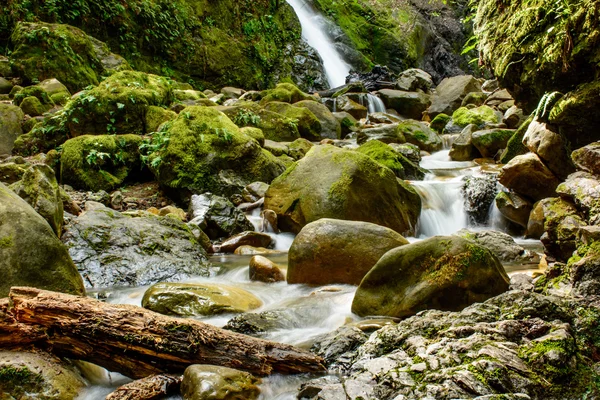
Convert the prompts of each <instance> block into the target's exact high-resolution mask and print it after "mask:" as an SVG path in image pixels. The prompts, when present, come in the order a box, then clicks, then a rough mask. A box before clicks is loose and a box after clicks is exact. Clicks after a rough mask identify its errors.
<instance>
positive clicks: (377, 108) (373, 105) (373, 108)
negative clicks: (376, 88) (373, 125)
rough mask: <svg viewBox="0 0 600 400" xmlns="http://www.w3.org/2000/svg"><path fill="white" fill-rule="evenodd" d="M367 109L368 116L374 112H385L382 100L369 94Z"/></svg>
mask: <svg viewBox="0 0 600 400" xmlns="http://www.w3.org/2000/svg"><path fill="white" fill-rule="evenodd" d="M367 109H368V112H369V114H373V113H376V112H383V113H384V112H385V111H386V110H385V104H383V100H381V99H380V98H379V97H377V96H375V95H372V94H371V93H368V94H367Z"/></svg>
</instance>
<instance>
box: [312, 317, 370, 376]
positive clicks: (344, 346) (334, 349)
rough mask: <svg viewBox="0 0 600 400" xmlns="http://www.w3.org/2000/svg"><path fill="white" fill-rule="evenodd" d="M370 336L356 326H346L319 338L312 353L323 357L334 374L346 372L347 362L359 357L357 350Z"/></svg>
mask: <svg viewBox="0 0 600 400" xmlns="http://www.w3.org/2000/svg"><path fill="white" fill-rule="evenodd" d="M368 338H369V335H367V334H366V333H365V332H363V331H362V330H361V329H359V328H357V327H356V326H351V325H345V326H342V327H341V328H338V329H336V330H335V331H333V332H330V333H328V334H326V335H324V336H323V337H321V338H319V339H318V340H317V341H316V342H315V344H314V345H313V346H312V348H311V351H312V352H313V353H315V354H316V355H318V356H321V357H323V359H324V360H325V365H326V366H327V368H328V369H329V370H330V371H332V372H334V371H335V372H349V371H347V370H345V368H344V367H347V365H345V361H346V362H347V361H348V360H349V359H352V358H354V357H356V356H357V353H356V350H357V349H358V347H359V346H361V345H362V344H363V343H365V342H366V341H367V339H368Z"/></svg>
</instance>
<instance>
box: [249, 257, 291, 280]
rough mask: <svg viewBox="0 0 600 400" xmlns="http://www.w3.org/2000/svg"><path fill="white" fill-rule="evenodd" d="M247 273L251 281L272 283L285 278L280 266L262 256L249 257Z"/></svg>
mask: <svg viewBox="0 0 600 400" xmlns="http://www.w3.org/2000/svg"><path fill="white" fill-rule="evenodd" d="M249 274H250V280H251V281H259V282H266V283H273V282H281V281H284V280H285V275H284V274H283V272H281V266H279V265H277V264H275V263H274V262H273V261H271V260H269V259H268V258H266V257H262V256H253V257H252V258H251V259H250V270H249Z"/></svg>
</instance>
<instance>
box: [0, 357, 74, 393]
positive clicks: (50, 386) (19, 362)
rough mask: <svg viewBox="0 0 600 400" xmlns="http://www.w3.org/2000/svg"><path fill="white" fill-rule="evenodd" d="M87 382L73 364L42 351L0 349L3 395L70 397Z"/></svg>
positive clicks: (0, 373)
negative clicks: (0, 350)
mask: <svg viewBox="0 0 600 400" xmlns="http://www.w3.org/2000/svg"><path fill="white" fill-rule="evenodd" d="M85 386H86V382H85V381H84V379H83V378H82V377H81V375H80V374H79V372H78V371H77V370H76V369H75V367H74V366H73V365H69V364H67V362H65V361H61V360H60V359H58V358H56V357H55V356H52V355H50V354H48V353H44V352H25V351H2V352H0V396H2V398H3V399H7V400H8V399H27V398H28V399H39V400H71V399H74V398H75V397H77V394H78V393H79V391H80V390H81V389H83V388H84V387H85Z"/></svg>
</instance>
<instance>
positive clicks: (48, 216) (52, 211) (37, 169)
mask: <svg viewBox="0 0 600 400" xmlns="http://www.w3.org/2000/svg"><path fill="white" fill-rule="evenodd" d="M11 189H12V190H13V191H14V192H15V193H16V194H18V195H19V197H21V198H22V199H23V200H25V201H26V202H27V203H28V204H29V205H30V206H31V207H33V209H34V210H35V211H36V212H37V213H38V214H40V215H41V216H42V217H44V219H45V220H46V221H47V222H48V224H50V227H51V228H52V230H53V231H54V233H56V235H57V236H58V237H60V235H61V234H62V232H61V231H62V226H63V203H62V197H61V194H60V188H59V187H58V182H57V181H56V176H54V171H53V170H52V168H50V167H49V166H47V165H45V164H38V165H32V166H31V167H29V169H28V170H27V171H26V172H25V174H24V175H23V179H21V181H19V183H17V184H15V185H13V186H11Z"/></svg>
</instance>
